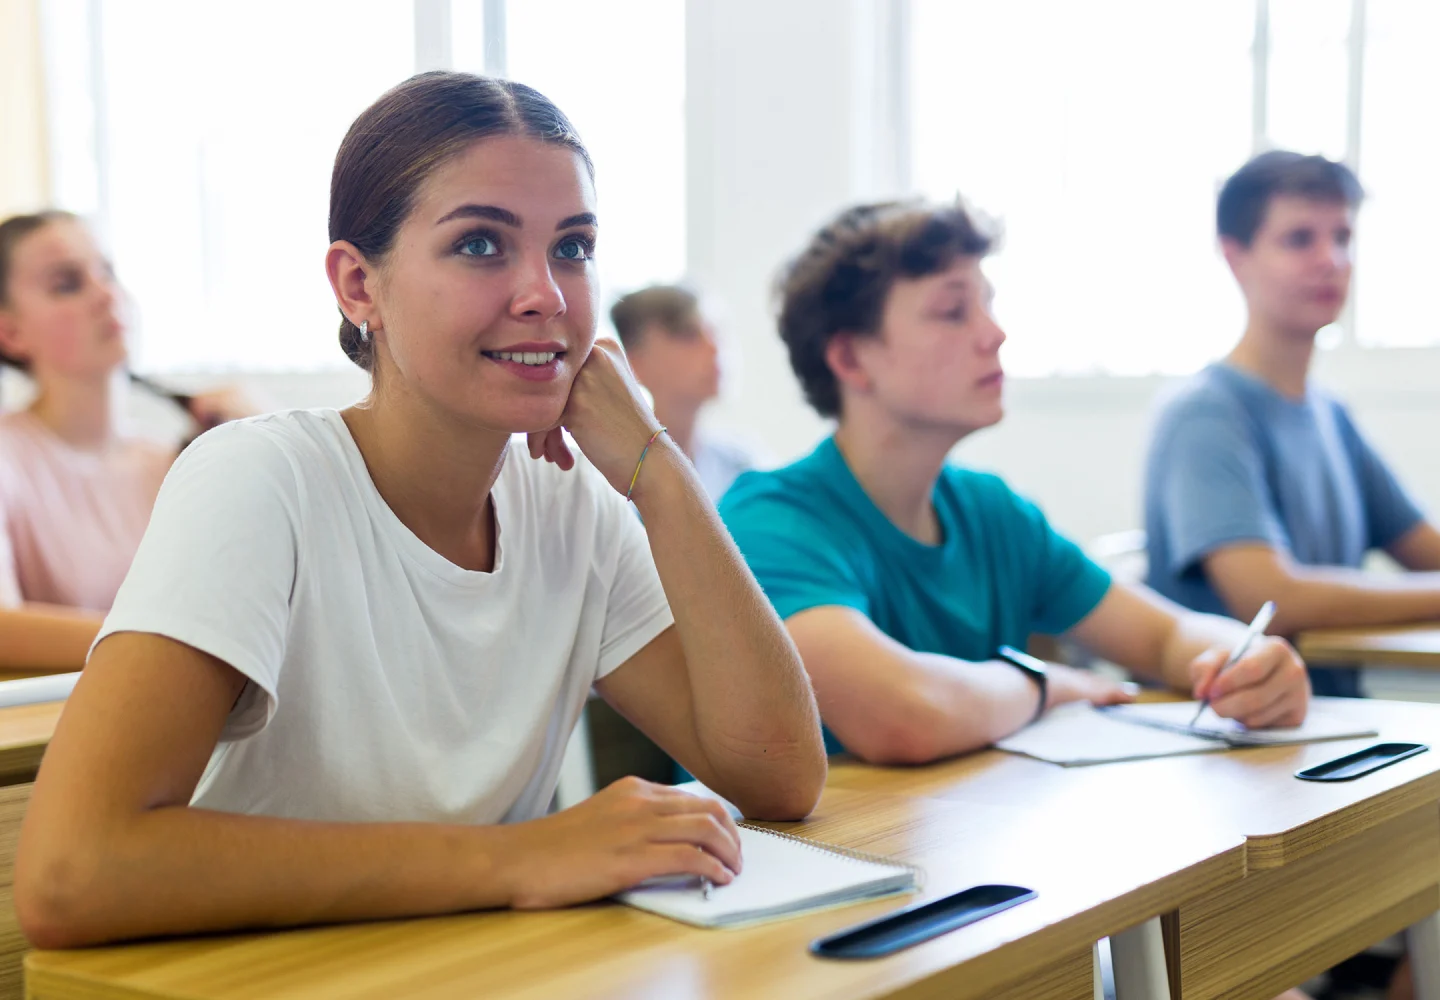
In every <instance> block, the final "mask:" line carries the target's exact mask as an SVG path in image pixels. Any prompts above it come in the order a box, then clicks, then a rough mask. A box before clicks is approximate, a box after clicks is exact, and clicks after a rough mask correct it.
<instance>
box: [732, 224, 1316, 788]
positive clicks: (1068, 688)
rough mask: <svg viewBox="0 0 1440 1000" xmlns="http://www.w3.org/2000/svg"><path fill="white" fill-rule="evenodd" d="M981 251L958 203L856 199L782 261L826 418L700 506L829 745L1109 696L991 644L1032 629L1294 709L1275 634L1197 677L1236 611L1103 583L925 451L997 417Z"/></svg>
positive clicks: (891, 758) (1024, 719)
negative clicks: (729, 551)
mask: <svg viewBox="0 0 1440 1000" xmlns="http://www.w3.org/2000/svg"><path fill="white" fill-rule="evenodd" d="M989 249H990V238H989V236H988V235H987V234H986V233H985V232H984V231H983V229H982V228H981V227H980V226H979V225H978V224H977V223H976V222H975V220H974V219H972V217H971V216H970V215H969V214H968V213H967V212H966V211H965V209H964V208H963V207H961V206H959V205H952V206H928V205H924V204H919V203H894V204H882V205H865V206H860V207H857V208H853V209H850V210H848V211H846V212H844V213H842V214H841V215H840V216H839V217H838V218H837V219H835V220H834V221H833V222H831V223H830V224H829V225H827V226H826V227H825V228H823V229H822V230H821V231H820V232H819V233H818V234H817V235H816V236H815V238H814V239H813V240H812V241H811V243H810V245H809V246H808V247H807V248H806V249H805V250H804V251H803V252H802V253H801V254H800V255H799V256H798V257H797V258H796V259H795V260H794V261H793V262H792V263H791V265H790V266H789V268H788V269H787V270H786V272H785V274H784V275H783V278H782V282H781V293H782V298H783V304H782V308H781V314H780V332H781V336H782V337H783V339H784V341H785V344H786V346H787V348H788V349H789V353H790V363H791V366H792V367H793V368H794V370H795V373H796V375H797V376H798V377H799V379H800V382H801V384H802V386H803V387H804V390H805V394H806V396H807V397H808V399H809V400H810V403H811V405H813V406H814V407H815V409H816V410H818V411H819V412H820V414H821V415H822V416H827V417H837V418H838V419H839V426H838V428H837V430H836V432H835V436H834V437H833V438H830V439H828V440H826V441H824V442H823V443H821V445H820V446H819V447H818V448H817V449H816V450H815V451H814V452H813V453H812V454H811V455H809V456H808V457H806V458H804V459H801V460H800V461H799V462H796V463H794V464H793V465H790V466H787V467H786V468H783V469H778V470H776V471H774V472H752V473H747V474H746V475H743V476H741V477H740V478H739V479H738V480H737V481H736V483H735V485H734V486H733V487H732V488H731V489H730V491H729V492H728V493H727V494H726V496H725V498H724V500H723V501H722V502H721V506H720V512H721V515H722V517H723V518H724V519H725V523H726V526H727V527H729V529H730V532H731V534H732V535H733V536H734V538H735V541H736V543H737V544H738V545H739V546H740V550H741V552H742V553H743V554H744V556H745V558H746V560H747V561H748V562H749V564H750V568H751V570H752V571H753V572H754V574H755V576H756V578H757V579H758V580H759V581H760V584H761V586H762V587H763V588H764V590H765V593H766V595H767V596H768V597H769V599H770V601H771V602H772V603H773V604H774V605H775V607H776V609H777V610H778V611H779V613H780V615H781V617H782V618H784V619H785V624H786V627H787V628H788V629H789V632H790V635H791V637H792V638H793V639H794V640H795V643H796V645H797V646H798V647H799V650H800V654H801V656H802V658H803V659H804V661H805V667H806V670H807V671H808V673H809V674H810V678H811V681H812V682H813V683H814V686H815V693H816V696H817V699H818V701H819V705H820V711H821V714H822V716H823V717H824V721H825V723H826V727H827V739H828V741H829V743H828V745H829V747H830V749H831V750H835V749H839V748H841V747H842V746H843V747H844V748H846V749H848V750H850V751H852V752H854V753H855V754H857V755H859V756H860V757H862V758H864V759H866V760H870V761H874V762H877V763H880V762H883V763H919V762H924V761H930V760H934V759H936V758H940V757H945V756H949V755H952V754H957V753H962V752H965V751H967V750H973V749H976V748H979V747H982V746H985V745H987V744H989V743H992V742H994V741H995V740H998V739H1001V738H1003V737H1005V736H1008V735H1009V734H1010V733H1012V732H1014V731H1015V730H1017V729H1019V728H1021V727H1022V726H1024V725H1026V724H1027V723H1028V722H1029V721H1031V720H1032V719H1034V718H1035V717H1037V716H1038V715H1039V714H1040V712H1042V711H1044V710H1045V709H1046V708H1047V707H1049V706H1053V705H1058V704H1062V703H1065V702H1071V701H1082V700H1083V701H1092V702H1098V703H1113V702H1117V701H1123V700H1127V698H1128V695H1127V694H1126V693H1125V691H1124V690H1123V689H1122V688H1121V687H1120V686H1119V685H1116V684H1112V683H1110V682H1108V681H1105V680H1103V679H1101V678H1099V677H1096V676H1093V675H1091V674H1087V673H1085V672H1083V671H1078V670H1072V669H1070V668H1067V667H1063V666H1056V665H1052V666H1049V667H1048V670H1046V671H1045V672H1044V674H1043V675H1039V674H1036V673H1033V672H1030V671H1027V670H1026V669H1025V668H1024V667H1022V666H1020V665H1018V664H1012V663H1010V662H1002V661H1000V660H999V659H998V656H999V651H1000V647H1001V646H1015V647H1021V648H1023V647H1024V645H1025V642H1026V640H1027V638H1028V637H1029V635H1030V634H1031V633H1032V632H1043V633H1049V634H1056V635H1066V636H1068V637H1070V638H1073V639H1075V640H1077V641H1078V642H1080V643H1081V644H1083V645H1085V646H1088V647H1089V648H1091V649H1093V650H1094V651H1095V652H1097V653H1099V654H1100V655H1102V656H1104V657H1106V658H1107V659H1110V660H1112V661H1114V662H1116V663H1120V664H1122V665H1124V666H1126V667H1129V668H1131V669H1132V670H1135V671H1136V672H1137V673H1140V674H1143V675H1146V676H1149V677H1152V678H1154V679H1156V680H1160V681H1163V682H1165V683H1167V684H1169V685H1171V686H1172V687H1175V688H1179V689H1182V690H1186V691H1193V692H1194V693H1195V694H1196V696H1197V697H1205V696H1208V697H1209V698H1210V699H1211V703H1212V705H1213V706H1214V708H1215V710H1216V711H1217V712H1219V713H1220V714H1221V715H1223V716H1226V717H1231V718H1237V719H1240V720H1241V721H1243V722H1245V723H1247V724H1250V725H1257V726H1266V725H1294V724H1297V723H1299V722H1300V721H1301V720H1302V719H1303V718H1304V716H1305V712H1306V708H1307V706H1308V702H1309V692H1310V689H1309V684H1308V682H1307V680H1306V677H1305V671H1304V666H1303V665H1302V664H1301V663H1300V660H1299V658H1298V657H1297V656H1296V655H1295V652H1294V650H1292V649H1291V648H1290V647H1289V646H1288V645H1287V644H1286V643H1285V642H1284V641H1283V640H1279V639H1264V640H1262V641H1259V642H1257V643H1255V644H1254V645H1253V646H1252V647H1251V651H1250V653H1249V654H1248V655H1247V656H1246V657H1245V658H1244V659H1242V660H1241V661H1240V662H1239V663H1238V664H1236V665H1235V666H1234V667H1233V668H1231V669H1230V670H1228V671H1226V672H1225V673H1224V674H1221V675H1219V676H1218V677H1217V673H1218V671H1219V668H1220V666H1221V664H1222V663H1223V661H1224V660H1225V658H1226V655H1227V652H1228V649H1229V647H1231V646H1232V645H1233V644H1234V643H1235V641H1236V640H1237V638H1238V637H1239V636H1240V635H1241V634H1242V633H1243V631H1244V630H1243V626H1241V625H1239V624H1238V623H1236V622H1233V621H1229V620H1226V619H1221V618H1217V617H1212V616H1208V615H1200V614H1195V613H1191V612H1186V611H1184V610H1182V609H1180V608H1178V607H1177V606H1175V605H1173V604H1171V603H1169V602H1167V601H1165V600H1163V599H1161V598H1159V597H1158V596H1157V595H1155V594H1153V593H1150V592H1149V591H1146V590H1144V589H1143V588H1132V587H1128V586H1126V585H1124V584H1120V583H1114V582H1112V581H1111V580H1110V578H1109V576H1108V575H1107V574H1106V573H1105V571H1104V570H1102V569H1101V568H1099V567H1098V566H1096V565H1095V564H1094V563H1092V562H1090V561H1089V560H1088V559H1087V558H1086V557H1085V556H1084V555H1083V554H1082V553H1081V551H1080V550H1079V549H1078V548H1077V547H1076V546H1075V545H1074V544H1073V543H1071V542H1069V541H1067V540H1066V539H1065V538H1062V537H1061V536H1060V535H1058V534H1057V533H1056V532H1055V531H1054V530H1053V529H1052V528H1051V527H1050V525H1049V524H1048V523H1047V522H1046V520H1045V516H1044V515H1043V514H1042V513H1041V512H1040V510H1039V509H1038V508H1036V507H1035V506H1034V505H1033V504H1031V503H1028V502H1027V501H1025V500H1023V499H1022V498H1020V497H1018V496H1017V495H1015V494H1014V493H1013V492H1011V490H1010V489H1009V487H1007V486H1006V485H1005V483H1004V482H1003V481H1001V480H1000V479H998V478H996V477H994V476H989V475H982V474H979V473H975V472H969V471H966V470H964V469H960V468H955V467H952V466H949V465H947V464H946V456H947V455H948V454H949V452H950V450H951V449H952V448H953V447H954V446H955V444H956V443H957V442H958V441H959V440H960V439H962V438H964V437H965V436H967V435H968V434H970V433H972V432H974V431H976V430H980V429H981V428H984V427H989V426H991V425H992V424H995V423H996V422H998V421H999V420H1000V418H1001V416H1002V413H1003V409H1002V403H1001V393H1002V386H1003V380H1004V377H1003V373H1002V370H1001V367H1000V360H999V349H1000V345H1001V343H1003V341H1004V340H1005V334H1004V333H1003V332H1002V331H1001V330H1000V328H999V327H998V326H997V325H996V323H995V320H994V318H993V317H992V315H991V311H990V287H989V284H988V283H987V282H986V280H985V277H984V275H983V274H982V273H981V269H980V261H981V259H982V258H983V257H984V256H985V254H986V253H988V252H989Z"/></svg>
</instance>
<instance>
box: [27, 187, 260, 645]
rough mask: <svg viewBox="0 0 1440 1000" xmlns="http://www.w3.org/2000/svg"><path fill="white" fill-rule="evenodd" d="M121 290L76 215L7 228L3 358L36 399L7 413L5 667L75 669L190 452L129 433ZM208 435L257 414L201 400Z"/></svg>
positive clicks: (41, 217) (242, 403)
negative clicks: (123, 396)
mask: <svg viewBox="0 0 1440 1000" xmlns="http://www.w3.org/2000/svg"><path fill="white" fill-rule="evenodd" d="M122 306H123V301H122V294H121V291H120V289H119V287H118V285H117V284H116V282H115V275H114V272H113V271H112V269H111V266H110V262H109V260H107V259H106V257H105V254H104V253H103V252H102V251H101V249H100V247H99V246H98V245H97V243H96V241H95V238H94V236H93V235H92V234H91V233H90V231H89V230H88V229H87V228H86V226H85V224H84V222H82V221H81V220H80V219H79V218H77V217H76V216H73V215H71V214H69V213H67V212H57V211H49V212H41V213H38V214H35V215H18V216H15V217H13V218H10V219H7V220H5V221H4V222H3V223H0V363H4V364H8V365H10V366H12V367H15V368H18V369H20V370H22V371H24V372H26V373H27V374H28V375H29V376H30V378H31V379H33V380H34V382H35V387H36V390H37V391H36V394H35V398H34V400H33V402H31V403H30V405H29V406H28V407H26V408H25V409H22V410H18V411H16V412H13V413H7V414H4V415H3V416H0V669H14V668H34V669H76V670H78V669H79V668H80V666H81V665H82V664H83V663H84V660H85V653H86V650H87V649H88V648H89V646H90V643H91V642H92V641H93V640H94V638H95V635H96V633H97V632H98V631H99V628H100V621H101V618H102V616H103V613H104V612H105V611H107V610H109V608H110V604H111V602H112V601H113V600H114V598H115V592H116V591H117V590H118V589H119V587H120V581H121V580H123V579H124V577H125V572H126V570H128V569H129V567H130V560H131V558H132V557H133V556H134V555H135V550H136V549H137V548H138V547H139V544H140V536H141V534H142V533H143V532H144V530H145V525H146V522H147V521H148V520H149V518H150V508H151V506H152V505H153V504H154V502H155V496H156V494H157V493H158V492H159V489H160V482H161V480H162V479H164V477H165V473H166V471H167V470H168V469H169V468H170V463H171V462H173V461H174V459H175V456H176V454H177V452H178V448H177V447H176V445H175V444H174V443H169V444H167V443H161V442H155V441H146V440H142V439H139V438H134V437H129V436H127V435H125V434H124V433H123V432H122V429H121V427H120V426H119V423H118V421H117V419H116V409H117V407H116V402H117V400H116V399H115V398H114V396H115V393H116V391H117V389H116V386H117V383H116V381H115V378H114V376H115V374H116V372H117V371H118V370H119V369H121V368H122V367H123V366H124V365H125V360H126V345H125V323H124V319H123V312H124V310H123V308H122ZM188 402H189V411H190V414H191V416H192V417H193V418H194V420H195V422H196V424H197V428H196V429H197V430H199V429H204V428H206V427H209V426H213V425H215V424H218V423H221V422H223V421H225V420H229V419H233V418H235V417H239V416H245V415H247V414H248V413H250V412H252V411H251V408H250V406H249V404H248V403H247V402H246V400H245V399H244V398H243V397H242V396H241V395H240V394H239V393H238V392H236V391H234V390H225V391H221V392H216V393H211V394H207V395H199V396H194V397H191V398H189V400H188Z"/></svg>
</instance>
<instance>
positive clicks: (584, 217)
mask: <svg viewBox="0 0 1440 1000" xmlns="http://www.w3.org/2000/svg"><path fill="white" fill-rule="evenodd" d="M599 225H600V223H599V221H598V220H597V219H596V218H595V213H594V212H581V213H580V214H579V215H571V216H568V217H567V218H564V219H561V220H560V221H559V222H557V223H555V228H556V230H560V229H569V228H570V227H571V226H599Z"/></svg>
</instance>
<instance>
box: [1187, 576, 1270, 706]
mask: <svg viewBox="0 0 1440 1000" xmlns="http://www.w3.org/2000/svg"><path fill="white" fill-rule="evenodd" d="M1274 618H1275V602H1274V601H1266V602H1265V603H1264V604H1262V605H1260V610H1259V611H1257V612H1256V613H1255V618H1254V620H1253V621H1251V622H1250V627H1249V628H1247V629H1246V630H1245V635H1244V637H1243V638H1242V639H1241V640H1240V641H1239V642H1238V643H1236V644H1235V648H1234V649H1232V650H1231V651H1230V658H1229V659H1228V660H1226V661H1225V663H1224V665H1223V666H1221V667H1220V670H1219V671H1218V672H1217V673H1216V674H1215V680H1219V679H1220V675H1221V674H1223V673H1224V672H1225V671H1227V670H1229V669H1230V668H1231V667H1233V666H1234V665H1235V664H1236V663H1237V662H1238V661H1239V660H1240V658H1241V657H1242V656H1244V655H1245V651H1246V650H1248V649H1249V648H1250V644H1251V643H1252V642H1254V641H1255V640H1256V638H1258V637H1259V636H1261V635H1264V634H1265V630H1266V629H1267V628H1269V627H1270V622H1271V621H1272V620H1273V619H1274ZM1211 683H1212V684H1213V683H1214V682H1213V681H1212V682H1211ZM1209 707H1210V698H1209V696H1208V695H1207V696H1206V698H1205V700H1204V701H1202V702H1200V708H1199V710H1198V711H1196V713H1195V718H1193V719H1191V720H1190V725H1192V726H1193V725H1195V723H1197V722H1199V721H1200V716H1202V715H1204V714H1205V709H1207V708H1209Z"/></svg>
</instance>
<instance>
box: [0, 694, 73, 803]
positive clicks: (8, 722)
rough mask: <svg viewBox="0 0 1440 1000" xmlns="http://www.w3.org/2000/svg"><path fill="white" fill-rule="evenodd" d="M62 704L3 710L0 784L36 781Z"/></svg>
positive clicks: (0, 717)
mask: <svg viewBox="0 0 1440 1000" xmlns="http://www.w3.org/2000/svg"><path fill="white" fill-rule="evenodd" d="M64 707H65V703H64V702H63V701H52V702H44V703H42V704H39V705H17V706H15V707H13V708H0V785H13V784H18V783H20V782H26V781H34V780H35V772H36V770H37V769H38V768H39V767H40V758H41V757H42V756H44V754H45V747H46V746H48V745H49V743H50V737H51V735H52V734H53V733H54V732H55V723H57V722H58V721H59V720H60V710H61V709H62V708H64Z"/></svg>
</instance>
